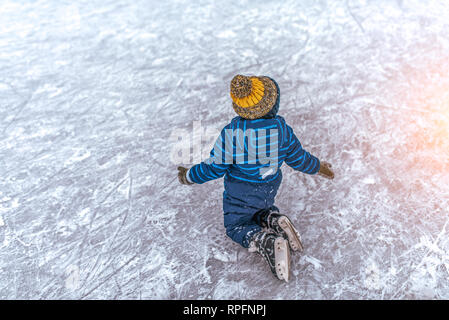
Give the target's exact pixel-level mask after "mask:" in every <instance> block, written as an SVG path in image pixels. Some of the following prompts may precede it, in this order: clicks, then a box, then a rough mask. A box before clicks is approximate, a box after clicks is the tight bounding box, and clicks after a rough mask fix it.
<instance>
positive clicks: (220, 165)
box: [188, 129, 231, 184]
mask: <svg viewBox="0 0 449 320" xmlns="http://www.w3.org/2000/svg"><path fill="white" fill-rule="evenodd" d="M224 134H225V131H224V129H223V130H222V131H221V134H220V136H219V137H218V138H217V140H216V142H215V145H214V147H213V149H212V151H211V152H210V157H209V158H208V159H206V160H205V161H203V162H201V163H199V164H196V165H194V166H193V167H191V168H190V170H189V172H188V178H189V180H190V181H191V182H194V183H198V184H202V183H205V182H207V181H211V180H215V179H219V178H221V177H223V176H224V175H225V174H226V171H227V170H228V168H229V166H230V165H231V164H225V162H226V161H224V159H225V155H224V153H225V151H224V147H223V143H224V140H225V137H224ZM216 148H217V150H215V149H216Z"/></svg>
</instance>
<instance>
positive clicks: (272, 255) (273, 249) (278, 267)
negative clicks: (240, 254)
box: [249, 231, 290, 282]
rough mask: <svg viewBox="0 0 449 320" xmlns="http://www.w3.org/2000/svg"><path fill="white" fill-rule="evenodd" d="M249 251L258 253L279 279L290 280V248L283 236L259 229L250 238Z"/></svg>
mask: <svg viewBox="0 0 449 320" xmlns="http://www.w3.org/2000/svg"><path fill="white" fill-rule="evenodd" d="M249 251H250V252H258V253H260V254H261V255H262V256H263V257H264V258H265V260H266V261H267V263H268V265H269V266H270V269H271V272H272V273H273V274H274V275H275V276H276V277H277V278H278V279H279V280H285V281H286V282H288V281H289V280H290V248H289V246H288V241H287V240H286V239H285V238H284V237H282V236H279V235H277V234H274V233H270V232H266V231H261V232H259V233H257V234H255V235H254V237H253V238H252V241H251V243H250V247H249Z"/></svg>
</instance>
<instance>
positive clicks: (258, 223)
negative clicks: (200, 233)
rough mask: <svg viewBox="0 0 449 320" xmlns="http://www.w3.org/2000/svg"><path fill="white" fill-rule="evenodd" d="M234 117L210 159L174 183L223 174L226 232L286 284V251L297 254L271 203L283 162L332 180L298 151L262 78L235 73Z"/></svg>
mask: <svg viewBox="0 0 449 320" xmlns="http://www.w3.org/2000/svg"><path fill="white" fill-rule="evenodd" d="M231 98H232V106H233V108H234V110H235V112H236V113H237V114H238V116H237V117H235V118H234V119H232V120H231V123H229V124H228V125H227V126H225V127H224V128H223V130H222V131H221V134H220V136H219V137H218V139H217V142H216V143H215V146H214V148H213V149H212V151H211V153H210V158H209V159H207V160H205V161H203V162H201V163H199V164H196V165H194V166H193V167H191V168H190V169H187V168H184V167H178V178H179V181H180V183H182V184H185V185H192V184H195V183H198V184H202V183H205V182H207V181H210V180H213V179H218V178H221V177H223V176H224V193H223V211H224V226H225V228H226V234H227V235H228V236H229V237H230V238H231V239H232V240H234V241H235V242H237V243H239V244H240V245H242V246H243V247H245V248H249V250H250V251H256V252H258V253H260V254H261V255H262V256H263V257H264V258H265V259H266V261H267V262H268V264H269V266H270V269H271V271H272V272H273V274H274V275H275V276H276V277H277V278H278V279H280V280H285V281H287V282H288V281H289V277H290V248H291V249H292V250H293V251H301V250H302V244H301V240H300V236H299V233H298V231H297V230H296V228H295V227H294V226H293V224H292V222H291V220H290V219H289V218H288V217H287V216H286V215H284V214H281V213H280V212H279V209H278V208H277V207H276V206H275V205H274V198H275V196H276V193H277V191H278V189H279V185H280V183H281V180H282V172H281V169H280V167H281V166H282V164H283V163H284V162H285V163H286V164H287V165H289V166H290V167H292V168H293V169H295V170H298V171H301V172H304V173H307V174H316V173H318V174H320V175H322V176H324V177H326V178H329V179H333V178H334V173H333V172H332V170H331V169H330V168H331V165H330V164H329V163H327V162H324V161H322V162H320V161H319V160H318V158H316V157H315V156H313V155H311V154H310V153H309V152H307V151H306V150H304V149H303V148H302V146H301V143H300V142H299V140H298V138H297V137H296V135H295V134H294V132H293V129H292V128H291V127H290V126H289V125H287V123H286V122H285V119H284V118H283V117H281V116H278V115H277V112H278V110H279V100H280V91H279V86H278V84H277V83H276V81H274V80H273V79H271V78H269V77H265V76H261V77H255V76H242V75H237V76H235V77H234V78H233V79H232V81H231Z"/></svg>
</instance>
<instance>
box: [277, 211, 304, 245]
mask: <svg viewBox="0 0 449 320" xmlns="http://www.w3.org/2000/svg"><path fill="white" fill-rule="evenodd" d="M278 223H279V226H280V227H281V228H282V230H284V232H285V233H286V234H287V237H288V242H289V243H290V247H291V248H292V250H293V251H299V252H302V251H303V250H304V247H303V245H302V242H301V239H300V238H299V233H298V231H297V230H296V229H295V227H294V226H293V224H292V223H291V221H290V219H289V218H287V217H285V216H284V217H280V218H279V222H278Z"/></svg>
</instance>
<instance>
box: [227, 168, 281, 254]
mask: <svg viewBox="0 0 449 320" xmlns="http://www.w3.org/2000/svg"><path fill="white" fill-rule="evenodd" d="M281 181H282V172H279V176H278V177H277V178H276V179H275V180H273V181H270V182H266V183H255V182H246V181H242V180H238V179H235V178H232V177H230V176H228V175H226V177H225V179H224V189H225V191H224V192H223V212H224V226H225V228H226V234H227V235H228V236H229V237H230V238H231V239H232V240H234V241H235V242H237V243H239V244H240V245H242V246H243V247H244V248H248V247H249V243H250V241H251V238H252V236H253V235H254V234H255V233H257V232H259V231H261V230H262V227H261V226H260V221H259V219H258V214H259V213H261V212H263V211H265V210H275V211H279V210H278V209H277V208H276V206H274V198H275V197H276V194H277V191H278V189H279V185H280V184H281Z"/></svg>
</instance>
